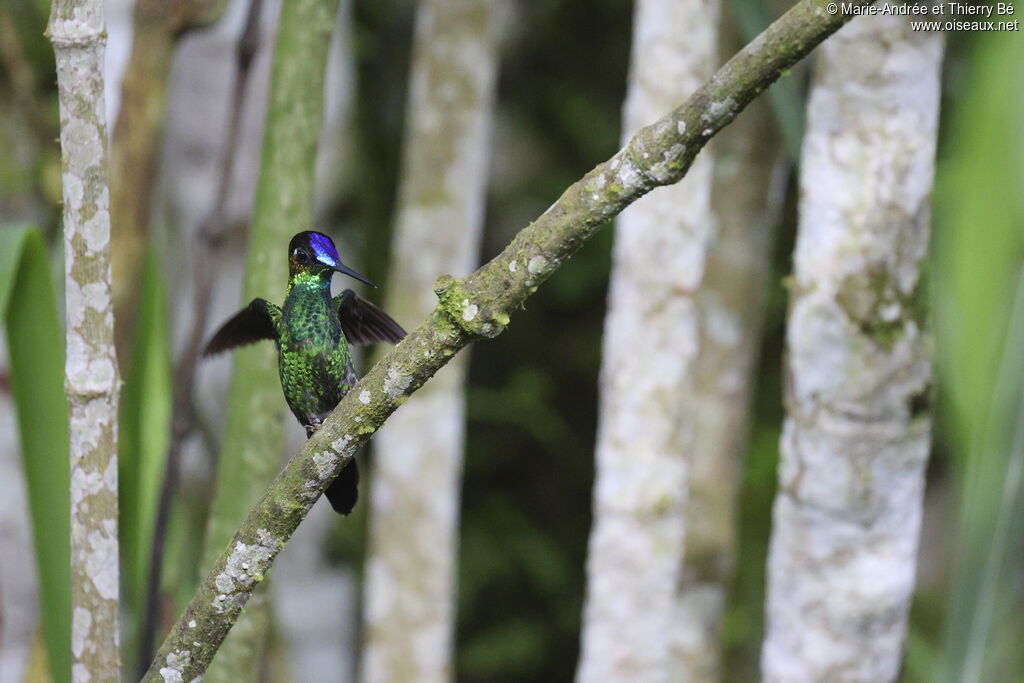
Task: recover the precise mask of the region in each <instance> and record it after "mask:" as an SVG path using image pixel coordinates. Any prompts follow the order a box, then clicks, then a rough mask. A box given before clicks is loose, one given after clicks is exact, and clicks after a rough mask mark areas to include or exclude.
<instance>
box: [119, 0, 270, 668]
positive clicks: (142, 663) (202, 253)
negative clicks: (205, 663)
mask: <svg viewBox="0 0 1024 683" xmlns="http://www.w3.org/2000/svg"><path fill="white" fill-rule="evenodd" d="M262 9H263V0H252V2H251V3H250V4H249V14H248V16H247V17H246V20H245V28H244V30H243V31H242V35H241V37H240V38H239V40H238V45H237V47H236V51H235V83H234V89H233V91H232V95H231V116H230V120H229V122H228V137H227V141H226V143H225V145H224V151H223V154H222V155H221V159H220V168H219V175H218V183H217V195H216V198H215V200H214V205H213V209H212V210H211V211H210V215H209V216H208V217H207V219H206V220H205V221H204V222H203V225H202V226H201V227H200V229H199V240H200V244H199V249H198V250H197V251H196V289H195V301H194V302H193V306H194V308H193V315H192V327H191V330H190V331H189V336H188V343H187V345H186V346H185V351H184V353H183V354H182V357H181V361H180V362H179V363H178V371H177V373H176V374H177V382H175V394H174V407H173V413H172V418H171V443H170V446H169V448H168V449H167V460H166V462H165V463H164V476H163V480H162V482H161V487H160V500H159V503H158V506H157V514H156V521H155V525H154V529H153V546H152V549H151V551H150V557H149V581H148V585H147V590H146V611H145V615H144V617H143V622H142V623H143V625H142V633H141V637H140V639H139V641H140V642H139V660H138V667H139V670H138V675H139V676H140V677H141V676H142V675H143V674H144V673H145V672H146V668H147V662H149V660H150V659H151V658H152V657H153V649H154V637H155V634H156V623H157V615H158V613H159V605H160V601H159V598H160V574H161V571H162V569H163V556H164V548H165V546H166V543H167V524H168V521H169V519H170V514H171V503H172V501H173V500H174V494H175V492H176V491H177V489H178V479H179V475H180V470H181V449H182V446H183V445H184V443H185V439H186V437H188V435H189V434H190V433H191V431H192V428H193V420H192V416H193V411H192V409H191V402H192V389H193V387H194V385H195V376H196V365H197V364H198V362H199V353H200V351H201V347H202V343H203V333H204V331H205V330H206V321H207V318H208V317H209V312H210V290H211V289H212V288H213V275H214V269H213V266H214V264H215V263H217V261H218V257H219V255H220V251H221V248H222V245H223V244H224V234H225V233H226V232H227V225H226V221H225V215H226V210H225V208H226V206H227V200H228V191H229V189H230V187H231V179H232V176H233V169H234V164H233V163H232V162H233V161H234V158H235V152H236V150H237V149H238V139H239V130H240V128H241V120H242V108H243V104H244V102H245V91H246V87H247V85H248V82H249V74H250V71H251V69H250V67H251V66H252V60H253V57H254V56H255V54H256V49H257V48H258V47H259V19H260V15H261V14H262Z"/></svg>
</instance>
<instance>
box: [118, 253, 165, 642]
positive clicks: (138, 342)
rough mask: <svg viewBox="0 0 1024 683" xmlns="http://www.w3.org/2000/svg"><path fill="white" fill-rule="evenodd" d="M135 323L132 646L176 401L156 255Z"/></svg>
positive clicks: (122, 500)
mask: <svg viewBox="0 0 1024 683" xmlns="http://www.w3.org/2000/svg"><path fill="white" fill-rule="evenodd" d="M135 320H136V325H135V339H134V340H133V342H132V354H131V362H130V364H129V365H128V366H127V371H126V372H125V382H124V386H123V388H122V390H121V402H120V415H119V418H118V420H119V422H118V430H119V431H118V496H119V507H120V511H121V522H120V530H119V531H120V534H119V536H120V546H121V579H122V586H123V593H124V596H123V599H124V606H125V607H126V609H127V623H126V626H127V629H126V630H127V637H126V639H125V640H126V641H127V643H132V642H134V637H135V636H136V635H137V634H136V632H135V629H136V627H137V626H138V621H139V620H140V619H141V618H142V615H141V610H142V609H144V608H145V601H146V589H147V582H148V579H149V556H150V550H151V548H152V540H151V539H152V538H153V528H154V522H155V519H156V510H157V503H158V500H159V497H160V487H161V483H162V481H163V474H164V463H165V461H166V458H167V448H168V446H169V443H170V426H171V410H172V402H173V386H172V371H171V350H170V330H169V329H168V323H167V321H168V311H167V293H166V291H165V286H164V283H163V275H162V273H161V269H160V264H159V261H158V260H157V259H155V258H154V257H153V255H152V254H150V256H149V257H148V258H147V259H146V265H145V267H144V269H143V272H142V283H141V287H140V290H139V296H138V304H137V310H136V313H135Z"/></svg>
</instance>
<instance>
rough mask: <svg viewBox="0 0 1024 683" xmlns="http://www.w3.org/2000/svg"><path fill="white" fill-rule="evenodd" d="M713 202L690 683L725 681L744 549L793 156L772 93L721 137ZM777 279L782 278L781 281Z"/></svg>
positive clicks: (691, 482)
mask: <svg viewBox="0 0 1024 683" xmlns="http://www.w3.org/2000/svg"><path fill="white" fill-rule="evenodd" d="M714 152H715V154H714V181H713V189H712V197H711V206H712V210H713V212H714V217H715V221H716V226H717V230H716V231H715V235H714V236H713V238H712V242H711V245H710V246H709V248H708V254H707V263H706V267H705V269H704V270H705V274H704V280H703V282H701V285H700V289H699V290H698V291H697V317H698V325H699V343H698V352H697V360H696V367H695V368H694V371H693V375H694V384H693V415H694V419H695V425H694V438H693V445H692V447H691V449H690V451H689V457H688V470H687V496H688V499H687V502H686V517H685V528H686V552H685V553H684V556H683V574H682V576H681V577H680V582H679V613H678V615H677V623H676V631H675V635H674V637H675V641H674V643H673V656H674V658H675V667H676V670H677V671H678V676H679V678H680V679H681V680H685V681H693V682H697V681H707V682H711V681H718V680H720V679H721V677H722V676H721V674H722V659H721V655H722V642H721V636H722V617H723V613H724V610H725V602H726V597H727V595H728V589H729V582H730V581H731V579H732V575H733V568H734V565H735V554H736V548H735V546H736V523H737V521H736V497H737V493H738V492H739V480H740V476H739V473H740V466H741V457H742V455H743V451H744V449H745V447H746V445H747V435H748V433H749V415H750V403H751V397H752V396H753V393H754V384H755V382H756V373H757V360H758V353H759V351H760V348H761V329H762V323H763V318H764V315H763V312H764V307H765V304H766V300H767V292H768V288H769V286H770V283H769V274H770V272H771V267H772V247H773V246H774V244H775V239H774V238H775V231H776V226H777V224H778V221H779V218H780V215H781V209H782V205H783V200H784V198H785V192H786V178H787V176H788V173H787V166H788V164H787V163H786V158H785V155H784V151H783V149H782V144H781V140H780V136H779V133H778V130H777V128H776V124H775V122H774V121H773V119H772V115H771V108H770V107H769V104H768V100H767V99H760V100H757V101H755V102H753V103H751V105H750V106H749V107H748V108H747V109H746V111H744V112H743V113H742V114H740V115H739V116H738V117H737V119H736V121H735V122H734V123H733V124H732V125H731V126H729V127H728V128H727V129H725V130H724V131H722V133H721V134H720V135H718V137H716V138H715V145H714ZM775 286H778V285H775Z"/></svg>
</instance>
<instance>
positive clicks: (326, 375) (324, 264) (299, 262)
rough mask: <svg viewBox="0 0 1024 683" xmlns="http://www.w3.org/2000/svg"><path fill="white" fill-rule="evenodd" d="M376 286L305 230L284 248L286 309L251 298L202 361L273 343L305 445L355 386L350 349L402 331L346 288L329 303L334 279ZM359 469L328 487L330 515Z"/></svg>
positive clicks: (344, 509)
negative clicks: (343, 277)
mask: <svg viewBox="0 0 1024 683" xmlns="http://www.w3.org/2000/svg"><path fill="white" fill-rule="evenodd" d="M335 272H338V273H344V274H345V275H348V276H350V277H353V278H355V279H356V280H359V281H360V282H365V283H366V284H368V285H370V286H371V287H375V286H376V285H374V284H373V283H372V282H370V281H369V280H368V279H366V278H365V277H363V276H362V275H360V274H359V273H357V272H356V271H354V270H352V269H351V268H349V267H348V266H346V265H345V264H344V263H342V262H341V257H340V256H339V255H338V250H337V248H335V246H334V242H333V241H332V240H331V238H330V237H328V236H327V235H324V234H323V233H319V232H314V231H311V230H307V231H305V232H300V233H299V234H297V235H295V237H293V238H292V240H291V242H290V243H289V244H288V288H287V290H285V297H284V305H282V306H276V305H274V304H272V303H270V302H269V301H267V300H265V299H253V300H252V302H251V303H250V304H249V305H248V306H246V307H245V308H243V309H242V310H240V311H239V312H238V313H236V314H235V315H234V317H232V318H231V319H230V320H228V321H227V322H226V323H224V324H223V325H222V326H221V328H220V329H219V330H217V332H216V334H214V335H213V337H212V338H211V339H210V341H209V342H208V343H207V345H206V349H205V350H204V351H203V355H204V356H211V355H213V354H217V353H220V352H222V351H227V350H228V349H232V348H234V347H236V346H243V345H245V344H251V343H253V342H257V341H260V340H263V339H273V340H274V344H275V345H276V346H277V368H278V374H279V375H280V377H281V389H282V390H283V391H284V399H285V401H287V403H288V407H289V408H291V411H292V414H293V415H295V418H296V419H297V420H298V421H299V424H301V425H302V426H303V427H305V429H306V438H307V439H308V438H309V437H311V436H312V435H313V433H314V432H316V430H317V429H319V428H320V424H321V423H322V422H323V421H324V420H325V419H327V416H328V415H330V413H331V411H332V410H334V407H335V406H336V405H338V402H339V401H340V400H341V399H342V397H343V396H345V394H346V393H348V391H349V390H350V389H351V388H352V387H354V386H355V385H356V382H357V381H358V379H359V378H358V377H357V376H356V371H355V368H354V367H353V365H352V355H351V353H350V351H349V345H351V344H371V343H374V342H380V341H386V342H392V343H398V342H399V341H401V340H402V338H403V337H405V330H403V329H402V326H401V325H399V324H398V323H397V322H395V321H394V320H393V319H392V318H391V316H389V315H388V314H387V313H385V312H384V311H382V310H381V309H379V308H377V307H376V306H374V305H373V304H371V303H370V302H369V301H367V300H366V299H363V298H361V297H360V296H359V295H358V294H356V293H355V292H353V291H352V290H351V289H346V290H345V291H343V292H342V293H341V294H339V295H338V296H336V297H333V298H332V297H331V279H332V277H333V276H334V273H335ZM358 484H359V469H358V468H357V466H356V461H355V460H354V459H352V460H349V461H348V464H347V465H346V466H345V468H344V469H343V470H342V471H341V473H340V474H339V475H338V478H337V479H335V480H334V481H333V482H331V485H330V486H328V487H327V491H326V494H327V500H329V501H330V503H331V507H333V508H334V510H335V512H338V513H339V514H342V515H347V514H348V513H350V512H351V511H352V508H353V507H355V504H356V500H357V499H358V497H359V491H358Z"/></svg>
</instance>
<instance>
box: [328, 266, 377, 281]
mask: <svg viewBox="0 0 1024 683" xmlns="http://www.w3.org/2000/svg"><path fill="white" fill-rule="evenodd" d="M334 269H335V270H336V271H338V272H339V273H344V274H345V275H348V276H349V277H354V278H355V279H357V280H359V281H360V282H365V283H366V284H368V285H370V286H371V287H376V286H377V285H375V284H373V283H372V282H370V281H369V280H368V279H367V278H365V277H363V276H362V275H360V274H359V273H357V272H356V271H354V270H352V269H351V268H349V267H348V266H346V265H345V264H344V263H341V262H340V261H339V262H338V265H336V266H334Z"/></svg>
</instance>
